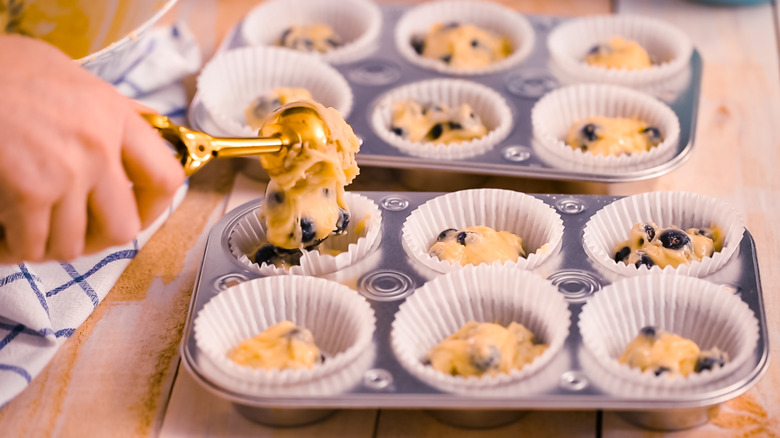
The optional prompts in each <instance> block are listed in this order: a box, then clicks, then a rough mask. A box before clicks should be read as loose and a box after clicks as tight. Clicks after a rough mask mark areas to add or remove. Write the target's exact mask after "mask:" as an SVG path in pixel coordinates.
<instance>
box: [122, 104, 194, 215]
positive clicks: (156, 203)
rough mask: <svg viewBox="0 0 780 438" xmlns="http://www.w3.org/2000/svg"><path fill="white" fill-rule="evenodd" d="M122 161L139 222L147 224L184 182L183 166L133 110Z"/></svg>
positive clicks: (125, 136)
mask: <svg viewBox="0 0 780 438" xmlns="http://www.w3.org/2000/svg"><path fill="white" fill-rule="evenodd" d="M124 132H125V135H124V139H123V141H124V145H123V148H122V163H123V165H124V168H125V172H126V173H127V176H128V178H130V181H132V183H133V192H134V194H135V201H136V208H137V210H138V215H139V217H140V218H141V226H142V227H144V228H145V227H146V226H148V225H150V224H151V223H152V222H153V221H154V220H155V219H157V217H158V216H159V215H160V214H161V213H162V212H163V211H164V210H165V208H167V207H168V205H170V203H171V200H172V199H173V195H174V194H175V193H176V190H177V189H178V188H179V187H180V186H181V185H182V183H183V182H184V169H183V168H182V166H181V164H180V163H179V161H178V160H177V159H176V157H175V156H174V155H173V152H172V151H171V149H170V148H168V146H167V145H166V144H165V142H164V141H163V140H162V138H161V137H160V135H159V134H158V133H157V132H156V131H155V130H154V129H152V128H151V127H149V125H148V123H146V121H144V120H143V119H142V118H141V117H140V116H137V115H135V114H132V115H130V116H129V117H128V118H127V122H126V129H125V131H124Z"/></svg>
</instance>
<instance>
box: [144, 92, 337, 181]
mask: <svg viewBox="0 0 780 438" xmlns="http://www.w3.org/2000/svg"><path fill="white" fill-rule="evenodd" d="M141 116H143V118H144V119H146V121H148V122H149V124H150V125H152V127H153V128H155V129H157V131H158V132H159V133H160V135H161V136H162V137H163V138H164V139H165V140H167V141H168V142H169V143H171V144H172V145H173V147H174V148H176V157H177V158H178V159H179V161H181V164H182V166H184V173H185V174H186V175H187V176H190V175H192V174H193V173H195V172H196V171H198V170H199V169H200V168H202V167H203V166H204V165H205V164H206V163H208V162H209V161H210V160H211V159H212V158H225V157H246V156H250V155H259V154H267V153H274V152H279V151H280V150H282V148H284V147H289V146H291V145H294V144H298V143H305V142H309V143H323V144H324V143H327V142H328V136H329V134H330V132H329V130H328V128H327V126H326V124H325V122H324V121H323V120H322V117H321V116H320V114H319V112H318V111H317V109H316V108H315V107H314V106H312V105H311V104H309V103H307V102H295V103H294V104H290V105H287V106H285V107H284V108H283V109H281V110H277V111H276V112H274V113H273V114H271V115H270V116H269V117H270V118H269V121H271V122H272V123H274V124H276V125H278V126H281V127H282V130H281V131H280V132H279V133H277V134H275V135H274V136H273V137H255V138H227V137H212V136H211V135H209V134H206V133H205V132H201V131H196V130H193V129H190V128H186V127H184V126H179V125H176V124H174V123H173V122H171V121H170V120H169V119H168V117H167V116H163V115H160V114H150V113H143V114H141Z"/></svg>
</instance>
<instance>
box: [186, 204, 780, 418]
mask: <svg viewBox="0 0 780 438" xmlns="http://www.w3.org/2000/svg"><path fill="white" fill-rule="evenodd" d="M359 193H360V194H362V195H363V196H366V197H367V198H369V199H371V200H373V201H374V202H375V203H376V204H377V205H378V206H379V209H380V211H381V213H382V236H381V244H380V245H378V246H377V248H375V249H374V250H373V252H371V253H370V254H368V255H367V256H366V257H365V258H364V259H363V260H361V261H359V262H357V263H356V264H355V265H353V266H351V267H348V268H346V269H344V270H342V271H337V272H334V273H331V274H327V275H322V276H321V277H323V278H326V279H330V280H332V281H337V282H339V283H342V284H345V285H347V286H349V287H351V288H352V289H356V290H357V291H358V293H360V294H361V295H362V296H364V297H365V298H366V299H367V300H368V301H369V303H370V304H371V306H372V308H373V310H374V311H375V313H376V318H377V322H376V331H375V333H374V339H373V345H372V348H371V349H370V350H371V353H367V356H368V359H366V361H370V364H367V366H366V368H365V371H364V372H363V373H362V374H361V375H359V376H355V379H354V386H353V387H351V389H349V390H346V391H341V392H338V393H329V394H327V395H323V396H295V395H284V394H282V395H281V396H280V395H279V394H273V396H270V395H268V394H262V393H250V392H242V391H235V390H229V389H227V388H225V387H224V385H221V384H220V383H218V381H217V380H216V379H214V378H213V375H212V374H210V373H211V372H212V371H209V369H208V368H204V366H203V365H204V362H203V361H204V360H206V359H205V357H204V355H203V353H201V352H200V351H199V349H198V347H197V345H196V342H195V338H194V332H193V323H194V320H195V318H196V316H197V314H198V312H199V311H200V310H201V309H202V308H203V306H204V305H205V304H206V303H207V302H208V301H209V300H210V299H211V298H212V297H214V296H216V295H217V294H219V293H220V292H221V291H222V290H224V289H226V288H228V287H229V286H231V285H234V284H237V283H239V282H242V281H247V280H250V279H254V278H259V277H262V275H261V274H259V273H257V272H254V271H251V270H249V269H248V268H247V266H245V265H242V264H241V263H239V262H238V261H237V260H236V259H235V258H234V257H233V256H232V255H231V253H230V251H229V249H228V243H227V242H228V236H229V235H230V232H231V231H232V230H233V229H234V227H235V226H236V223H237V222H238V221H239V220H240V219H241V218H242V217H245V215H247V214H252V212H253V211H254V210H255V209H256V208H257V207H258V206H259V205H260V203H261V202H262V199H258V200H255V201H251V202H249V203H246V204H244V205H242V206H240V207H238V208H236V209H234V210H233V211H231V212H229V213H228V214H226V215H225V216H224V217H223V218H221V219H220V220H219V221H218V222H217V223H216V224H215V225H214V227H213V229H212V230H211V232H210V234H209V237H208V241H207V243H206V249H205V252H204V255H203V260H202V262H201V267H200V270H199V272H198V276H197V280H196V282H195V287H194V291H193V295H192V302H191V304H190V310H189V316H188V319H187V327H186V329H185V332H184V337H183V341H182V358H183V363H184V365H185V367H186V368H187V369H188V370H189V372H190V373H191V374H192V375H193V376H194V378H195V379H196V380H197V381H198V382H199V383H200V384H201V385H203V386H204V387H206V388H207V389H209V390H210V391H212V392H214V393H216V394H217V395H218V396H219V397H222V398H224V399H227V400H230V401H231V402H233V403H234V404H235V405H236V407H237V408H238V410H239V411H240V412H241V413H242V414H243V415H245V416H247V417H248V418H250V419H252V420H255V421H258V422H262V423H265V424H271V425H299V424H302V423H308V422H311V421H315V420H318V419H320V418H323V417H324V416H326V415H327V414H329V413H330V412H332V411H333V410H334V409H348V408H406V409H410V408H416V409H426V410H429V411H430V412H431V413H432V414H433V415H434V416H436V417H437V418H439V419H441V420H442V421H445V422H447V423H450V424H453V425H456V426H463V427H492V426H497V425H501V424H505V423H508V422H511V421H513V420H515V419H517V418H518V416H520V415H521V414H522V413H524V412H525V411H527V410H539V409H547V410H572V409H574V410H582V409H587V410H593V409H604V410H614V411H617V412H618V413H619V414H620V415H622V416H624V417H625V418H626V419H627V420H629V421H632V422H634V423H636V424H638V425H640V426H643V427H649V428H653V429H667V430H669V429H681V428H687V427H692V426H695V425H698V424H701V423H703V422H706V421H707V420H708V419H709V417H710V416H711V415H712V413H713V412H714V411H715V409H716V408H717V406H718V405H719V404H720V403H722V402H725V401H728V400H730V399H732V398H734V397H737V396H739V395H740V394H742V393H744V392H746V391H747V390H748V389H750V388H751V387H752V386H753V385H755V384H756V383H757V382H758V380H759V379H760V377H761V376H762V375H763V374H764V372H765V371H766V369H767V366H768V360H769V341H768V334H767V321H766V316H765V312H764V303H763V297H762V291H761V282H760V277H759V272H758V263H757V259H756V248H755V243H754V241H753V238H752V236H751V235H750V233H749V232H748V231H747V230H746V231H745V232H744V236H743V238H742V240H741V242H740V247H739V251H738V252H737V253H736V254H735V255H734V256H733V257H732V258H731V260H730V261H728V262H727V263H726V264H725V265H724V267H722V268H721V269H720V270H718V271H716V272H715V273H713V274H711V275H709V276H707V277H704V279H705V280H708V281H710V282H713V283H715V284H723V285H728V286H729V287H730V288H732V289H733V290H734V292H735V294H737V295H738V296H739V297H740V298H741V299H742V300H743V301H744V302H745V303H746V304H747V305H748V307H749V308H750V310H751V311H752V312H753V313H754V314H755V317H756V319H757V320H758V322H759V339H758V343H757V347H756V349H755V351H754V356H752V357H751V358H750V360H749V361H748V363H747V364H746V365H745V366H743V367H741V368H740V369H739V370H737V371H735V374H734V375H733V378H729V379H727V380H726V381H725V383H721V384H720V385H722V386H719V387H717V389H710V390H707V391H701V390H691V391H690V392H687V393H684V394H680V395H675V396H674V397H671V396H658V397H648V398H628V397H625V396H616V395H615V394H611V393H609V392H607V391H605V390H602V389H600V388H599V386H598V384H597V383H595V382H594V379H593V377H594V376H592V375H590V374H589V372H590V373H592V372H593V371H592V370H593V367H588V366H587V363H586V361H587V360H588V358H587V356H588V354H586V353H587V350H585V349H584V346H583V344H582V337H581V335H580V333H579V331H578V327H577V321H578V319H579V315H580V312H581V310H582V307H583V305H584V304H585V303H586V302H587V301H588V299H589V298H590V297H591V296H592V295H593V294H597V293H598V291H599V290H601V288H602V287H604V286H606V285H608V284H610V283H612V282H613V281H615V280H617V279H619V278H621V277H619V276H618V275H617V274H614V273H609V272H606V271H605V270H603V268H600V267H599V264H598V263H597V262H595V261H593V260H591V259H590V258H589V257H588V256H587V255H586V253H585V250H584V249H583V247H582V232H583V228H584V227H585V225H586V224H587V222H588V220H589V219H590V217H591V216H592V215H593V214H594V213H595V212H596V211H598V210H599V209H601V208H602V207H604V206H606V205H608V204H610V203H611V202H613V201H615V200H616V199H619V198H618V197H613V196H595V195H547V194H534V195H532V196H534V197H536V198H538V199H540V200H542V201H543V202H545V203H547V204H548V205H550V206H552V207H553V208H554V209H555V210H556V211H557V212H558V213H559V215H560V216H561V218H562V220H563V224H564V234H563V240H562V243H561V248H560V250H559V251H558V252H556V253H555V254H553V255H552V256H551V257H550V259H549V260H547V261H546V262H545V263H543V264H542V265H540V266H539V267H538V268H536V269H535V270H534V272H536V273H538V274H540V275H541V276H543V277H546V278H548V279H549V280H550V281H552V283H553V284H555V285H556V286H557V288H558V291H559V292H560V293H561V294H563V295H564V297H565V299H566V300H567V303H568V307H569V310H570V311H571V314H572V316H571V326H570V333H569V336H568V338H567V340H566V342H565V344H564V346H563V348H562V351H560V352H559V353H558V354H557V355H556V356H555V357H554V358H553V359H552V360H551V362H550V365H549V366H548V367H547V368H546V369H545V370H543V371H542V372H540V373H541V374H543V375H544V379H551V381H552V382H554V383H555V384H553V385H551V386H549V387H547V386H545V389H543V390H541V391H536V392H533V393H522V392H520V391H518V392H511V393H502V394H500V395H490V396H483V395H459V394H453V393H447V392H443V391H440V390H438V389H436V388H433V387H431V386H429V385H428V384H426V383H423V382H422V381H421V380H419V379H417V378H416V377H414V376H413V375H411V374H410V373H409V372H408V371H406V369H405V368H403V367H402V366H401V364H400V363H399V361H398V360H397V359H396V358H395V356H394V354H393V351H392V348H391V346H390V331H391V324H392V322H393V320H394V317H395V314H396V312H397V311H398V309H399V306H400V304H401V303H402V302H404V300H405V298H406V297H407V296H409V295H411V294H413V293H414V291H415V290H416V289H417V288H419V287H420V286H422V285H423V284H424V283H426V282H427V281H429V280H431V279H432V278H435V277H436V276H439V275H442V274H440V273H438V272H435V271H433V270H431V269H430V268H427V267H425V266H423V265H422V264H421V263H419V262H417V261H416V260H415V259H413V258H412V257H410V256H409V255H408V254H407V252H406V250H405V249H404V248H403V245H402V243H401V238H400V236H401V230H402V227H403V224H404V221H405V220H406V218H407V217H408V216H409V214H410V213H411V212H412V211H413V210H414V209H415V208H417V207H418V206H419V205H422V204H424V203H425V202H426V201H428V200H430V199H433V198H435V197H437V196H440V195H443V194H444V193H438V192H435V193H434V192H399V193H392V192H359ZM589 370H590V371H589Z"/></svg>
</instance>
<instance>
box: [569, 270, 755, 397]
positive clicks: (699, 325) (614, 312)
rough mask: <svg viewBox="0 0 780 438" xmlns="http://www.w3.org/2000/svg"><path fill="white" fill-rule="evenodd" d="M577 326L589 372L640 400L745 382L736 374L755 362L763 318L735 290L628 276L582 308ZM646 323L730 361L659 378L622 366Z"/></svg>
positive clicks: (681, 279) (667, 277)
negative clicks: (715, 351)
mask: <svg viewBox="0 0 780 438" xmlns="http://www.w3.org/2000/svg"><path fill="white" fill-rule="evenodd" d="M578 325H579V329H580V333H581V335H582V343H583V346H584V348H585V349H586V350H588V353H589V357H590V360H591V361H592V364H591V365H594V364H595V365H596V366H597V368H596V369H591V370H588V374H589V375H590V376H592V377H593V378H594V379H595V381H596V383H597V384H598V385H599V386H600V387H602V388H604V389H607V390H609V391H611V392H619V393H621V394H622V395H624V396H631V397H638V398H643V397H649V396H653V397H662V396H665V395H681V394H685V393H690V394H694V393H701V392H703V391H706V390H712V389H716V388H717V387H719V386H724V385H728V384H729V382H731V380H733V379H737V378H739V377H741V376H739V375H735V376H731V375H732V373H734V372H735V371H737V370H741V369H744V366H745V364H746V363H747V362H750V361H752V360H755V355H754V351H755V348H756V345H757V342H758V320H757V319H756V317H755V315H754V314H753V311H752V310H750V308H749V307H748V305H747V304H746V303H745V302H744V301H742V300H741V299H740V298H739V297H738V296H737V295H734V294H733V293H732V291H731V290H730V289H728V288H726V287H723V286H720V285H717V284H715V283H711V282H709V281H706V280H702V279H699V278H693V277H686V276H681V275H671V274H669V273H657V274H653V275H645V276H638V277H631V278H624V279H621V280H619V281H617V282H615V283H612V284H611V285H608V286H606V287H605V288H604V289H603V290H601V291H600V292H598V293H597V294H596V295H595V296H594V297H593V298H591V299H590V300H589V301H588V303H586V304H585V306H584V307H583V309H582V313H581V314H580V318H579V323H578ZM646 326H653V327H655V328H656V330H659V331H660V330H663V331H666V332H668V333H674V334H677V335H679V336H682V337H684V338H687V339H690V340H692V341H694V342H695V343H696V344H697V345H698V346H699V348H700V349H701V350H702V351H704V350H708V349H711V348H715V347H716V348H718V349H719V350H721V351H723V352H725V353H727V354H728V361H727V362H726V364H725V365H724V366H723V367H717V368H713V369H712V370H704V371H701V372H699V373H695V372H694V373H691V374H689V375H688V376H687V377H686V376H682V375H674V376H673V375H668V374H661V375H659V376H656V375H655V374H654V373H653V372H652V371H651V370H647V371H645V372H644V373H643V372H642V371H641V369H639V368H632V367H630V366H629V365H627V364H621V363H619V362H618V358H619V357H620V355H621V354H622V353H623V351H624V350H625V348H626V346H628V344H629V343H630V342H631V340H632V339H634V338H635V337H636V336H637V335H638V334H639V332H640V330H641V329H642V328H643V327H646ZM600 376H601V377H603V378H601V377H600ZM732 377H733V378H732Z"/></svg>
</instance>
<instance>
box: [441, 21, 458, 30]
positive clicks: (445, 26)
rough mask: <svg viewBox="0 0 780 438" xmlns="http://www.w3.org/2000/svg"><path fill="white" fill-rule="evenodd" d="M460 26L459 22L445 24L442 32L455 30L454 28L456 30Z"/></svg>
mask: <svg viewBox="0 0 780 438" xmlns="http://www.w3.org/2000/svg"><path fill="white" fill-rule="evenodd" d="M458 26H460V23H458V22H457V21H450V22H449V23H447V24H445V25H444V26H442V27H441V28H442V30H444V29H454V28H456V27H458Z"/></svg>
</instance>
